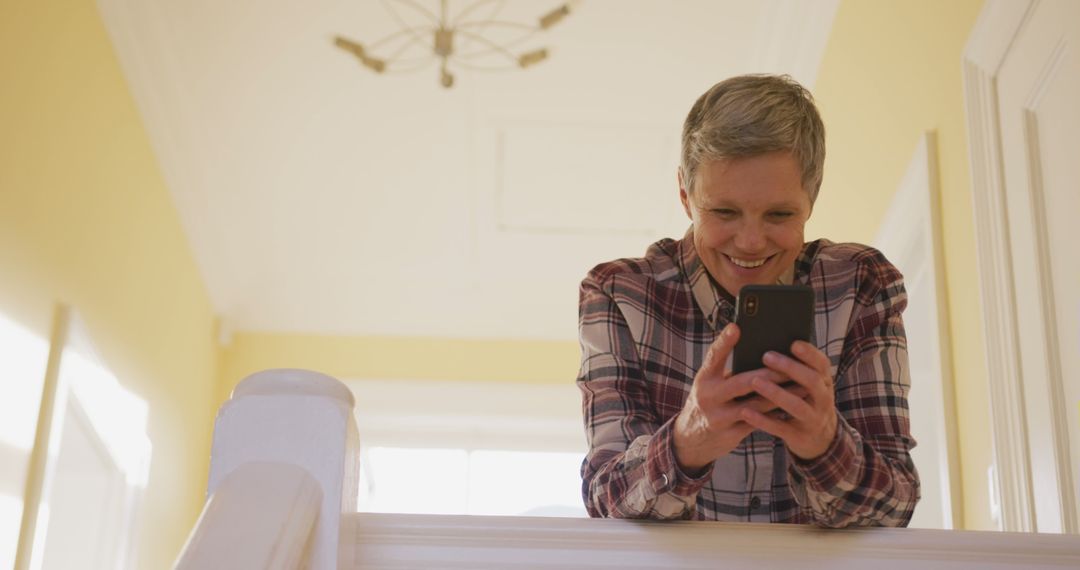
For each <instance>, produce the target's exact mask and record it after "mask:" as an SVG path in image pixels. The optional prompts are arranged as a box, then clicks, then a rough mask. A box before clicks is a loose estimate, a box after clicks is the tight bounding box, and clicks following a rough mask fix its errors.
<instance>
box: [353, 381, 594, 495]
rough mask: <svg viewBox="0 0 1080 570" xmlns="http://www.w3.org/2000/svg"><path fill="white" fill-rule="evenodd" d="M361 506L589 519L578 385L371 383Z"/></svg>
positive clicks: (363, 426) (365, 387)
mask: <svg viewBox="0 0 1080 570" xmlns="http://www.w3.org/2000/svg"><path fill="white" fill-rule="evenodd" d="M348 384H349V387H350V388H351V389H352V390H353V393H354V394H355V395H356V416H357V425H358V427H359V432H360V445H361V450H362V451H361V458H360V479H361V483H360V493H359V495H360V498H359V504H358V510H360V511H363V512H383V513H432V514H470V515H526V516H586V513H585V508H584V506H583V504H582V500H581V476H580V469H581V461H582V459H583V458H584V455H585V436H584V430H583V428H582V423H581V400H580V395H579V394H578V390H577V388H576V387H575V386H574V384H573V383H565V384H552V385H523V384H498V383H493V382H451V381H406V380H362V381H352V382H349V383H348Z"/></svg>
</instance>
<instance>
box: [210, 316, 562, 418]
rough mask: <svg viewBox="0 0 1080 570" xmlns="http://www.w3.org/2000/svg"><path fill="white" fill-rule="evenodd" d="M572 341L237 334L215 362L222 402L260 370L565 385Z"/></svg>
mask: <svg viewBox="0 0 1080 570" xmlns="http://www.w3.org/2000/svg"><path fill="white" fill-rule="evenodd" d="M578 361H579V352H578V346H577V343H576V342H563V341H520V340H456V339H435V338H388V337H340V336H316V335H299V334H264V333H241V334H237V335H235V336H234V337H233V339H232V341H231V342H230V343H229V345H228V348H226V349H225V350H224V353H223V355H222V360H221V386H222V393H221V394H220V399H221V400H222V401H224V399H225V397H227V396H228V394H229V392H230V391H231V390H232V389H233V387H234V386H236V383H237V382H239V381H240V380H242V379H243V378H244V377H245V376H247V375H248V374H251V373H252V372H257V371H259V370H262V369H265V368H281V367H288V368H308V369H311V370H318V371H320V372H324V373H326V374H330V375H331V376H334V377H336V378H341V379H350V378H355V379H359V378H379V379H388V380H389V379H402V380H410V379H412V380H462V381H493V382H519V383H528V384H537V383H540V384H543V383H555V384H562V383H569V382H572V381H573V379H574V378H575V377H576V376H577V369H578Z"/></svg>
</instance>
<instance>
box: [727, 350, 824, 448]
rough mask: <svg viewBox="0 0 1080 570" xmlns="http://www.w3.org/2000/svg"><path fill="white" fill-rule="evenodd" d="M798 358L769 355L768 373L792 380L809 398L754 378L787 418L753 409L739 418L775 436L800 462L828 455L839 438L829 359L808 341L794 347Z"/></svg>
mask: <svg viewBox="0 0 1080 570" xmlns="http://www.w3.org/2000/svg"><path fill="white" fill-rule="evenodd" d="M791 353H792V354H793V355H794V356H795V358H790V357H787V356H785V355H783V354H779V353H777V352H768V353H766V354H765V358H764V363H765V366H766V368H767V369H768V370H770V371H772V372H774V373H776V374H778V375H780V376H782V377H783V378H784V380H787V379H789V378H790V379H791V380H793V381H795V382H796V383H797V384H798V385H799V386H801V387H802V388H803V389H804V390H805V395H800V394H797V393H795V392H794V391H793V390H791V389H785V388H783V387H781V386H779V385H778V383H777V382H772V381H763V380H762V379H754V380H753V382H752V383H751V386H752V388H753V390H754V391H756V392H757V393H758V394H759V395H760V396H761V397H762V398H765V399H766V400H768V401H769V402H771V403H772V404H773V406H774V407H775V408H777V409H779V410H782V411H784V412H786V416H787V417H783V416H782V415H780V416H778V415H777V414H764V413H762V412H761V411H759V410H757V409H755V408H752V407H743V408H742V409H740V411H739V419H740V420H742V421H743V422H745V423H747V424H749V425H751V426H753V427H754V428H757V429H760V430H762V431H764V432H766V433H769V434H772V435H774V436H776V437H778V438H780V439H782V440H784V443H785V444H787V448H788V450H790V451H791V453H792V454H794V455H795V456H796V457H798V458H800V459H806V460H808V459H814V458H817V457H819V456H821V455H822V454H824V453H825V451H826V450H827V449H829V445H831V444H832V441H833V438H835V437H836V424H837V421H838V420H837V417H836V403H835V393H834V392H833V378H832V375H831V374H830V373H829V368H830V364H829V357H827V356H825V353H823V352H821V351H820V350H818V349H817V348H816V347H815V346H813V345H812V344H810V343H808V342H803V341H796V342H795V343H793V344H792V345H791Z"/></svg>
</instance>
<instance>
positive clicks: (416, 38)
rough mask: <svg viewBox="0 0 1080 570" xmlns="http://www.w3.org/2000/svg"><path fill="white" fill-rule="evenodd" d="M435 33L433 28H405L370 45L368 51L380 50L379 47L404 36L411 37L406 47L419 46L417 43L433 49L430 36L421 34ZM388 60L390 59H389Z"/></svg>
mask: <svg viewBox="0 0 1080 570" xmlns="http://www.w3.org/2000/svg"><path fill="white" fill-rule="evenodd" d="M433 31H434V29H433V28H430V27H425V26H413V27H411V28H404V29H401V30H398V31H396V32H394V33H392V34H390V35H388V36H384V37H381V38H379V39H378V40H376V41H374V42H372V43H370V44H368V46H367V49H368V50H374V49H376V48H378V47H379V46H382V45H385V44H388V43H391V40H395V39H398V38H400V37H401V36H404V35H408V36H409V37H408V40H409V41H407V42H405V44H404V46H405V47H409V46H412V45H413V44H417V43H419V44H421V45H424V46H425V47H431V44H430V42H428V41H427V40H428V36H427V35H425V34H421V32H425V33H431V32H433ZM402 51H403V50H402ZM387 59H389V57H388V58H387Z"/></svg>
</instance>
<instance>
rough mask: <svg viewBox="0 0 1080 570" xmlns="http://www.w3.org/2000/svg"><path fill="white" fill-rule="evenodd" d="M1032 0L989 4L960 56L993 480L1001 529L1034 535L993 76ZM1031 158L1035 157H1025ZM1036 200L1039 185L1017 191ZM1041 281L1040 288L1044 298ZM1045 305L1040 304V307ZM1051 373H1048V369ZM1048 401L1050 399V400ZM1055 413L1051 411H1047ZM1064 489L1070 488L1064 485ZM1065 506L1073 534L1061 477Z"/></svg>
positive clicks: (1063, 438) (1058, 442)
mask: <svg viewBox="0 0 1080 570" xmlns="http://www.w3.org/2000/svg"><path fill="white" fill-rule="evenodd" d="M1038 4H1039V2H1038V1H1037V0H1027V1H1015V0H987V2H986V4H985V5H984V6H983V9H982V12H981V13H980V14H979V18H978V20H977V21H976V23H975V26H974V28H973V29H972V32H971V35H970V37H969V38H968V43H967V45H966V47H965V50H964V55H963V80H964V99H965V103H966V112H967V119H968V142H969V154H970V161H971V184H972V198H973V203H974V211H975V233H976V246H977V254H978V260H979V270H978V271H979V282H980V288H981V293H982V303H983V317H984V320H985V341H986V358H987V381H988V383H989V388H990V405H991V424H992V430H993V445H994V461H993V470H994V477H993V478H992V480H993V482H994V484H996V487H997V488H996V489H992V490H991V492H992V493H995V494H996V495H997V497H998V499H999V502H1000V503H999V504H1000V509H1001V511H1000V525H1001V528H1002V530H1006V531H1019V532H1032V531H1036V530H1038V527H1037V524H1036V520H1037V518H1036V512H1035V504H1036V501H1035V497H1036V493H1035V489H1034V485H1033V478H1032V467H1031V465H1032V460H1031V455H1030V453H1031V452H1032V451H1033V450H1031V449H1030V447H1029V445H1028V435H1029V434H1028V431H1029V428H1028V418H1027V407H1026V404H1025V399H1024V385H1023V368H1022V365H1021V344H1020V327H1019V320H1018V315H1017V306H1018V305H1017V297H1016V294H1017V292H1016V287H1015V284H1014V274H1013V271H1014V270H1013V267H1014V263H1013V254H1012V251H1011V243H1010V225H1009V213H1008V211H1007V206H1006V204H1007V197H1006V188H1005V184H1004V156H1003V155H1002V144H1001V125H1000V118H999V115H998V113H999V107H998V99H997V81H998V71H999V69H1000V67H1001V65H1002V63H1003V62H1004V60H1005V58H1006V56H1007V55H1008V53H1009V49H1010V46H1011V44H1012V42H1013V41H1014V39H1015V37H1016V36H1017V34H1018V33H1019V32H1020V30H1021V29H1022V28H1023V27H1024V25H1025V23H1026V22H1027V20H1028V19H1029V18H1030V17H1031V16H1032V14H1033V13H1034V11H1035V8H1036V6H1038ZM1029 156H1034V155H1032V154H1030V153H1029ZM1013 191H1014V192H1017V191H1021V192H1024V193H1025V194H1027V199H1029V200H1035V199H1037V196H1036V195H1035V194H1036V193H1037V191H1038V189H1037V188H1024V189H1014V190H1013ZM1036 244H1037V245H1036V247H1037V249H1038V251H1035V252H1033V253H1035V254H1036V255H1037V259H1040V260H1046V259H1048V257H1047V254H1048V251H1047V250H1048V248H1047V244H1046V240H1045V239H1042V240H1036ZM1043 281H1045V279H1044V278H1043V277H1042V276H1040V277H1039V282H1040V288H1041V290H1042V291H1041V292H1042V293H1043V295H1045V292H1046V291H1047V289H1046V285H1047V284H1046V283H1044V282H1043ZM1044 307H1045V305H1044ZM1038 319H1039V322H1040V326H1041V327H1042V328H1043V329H1044V330H1045V331H1046V334H1048V335H1051V336H1048V337H1047V338H1056V334H1057V333H1056V330H1051V327H1053V328H1054V329H1056V327H1055V326H1054V322H1053V320H1052V315H1050V316H1048V315H1039V317H1038ZM1048 369H1051V368H1048ZM1055 381H1056V382H1057V383H1058V384H1056V386H1057V387H1058V388H1060V382H1061V379H1060V378H1057V379H1056V380H1055V379H1054V378H1051V385H1052V388H1053V386H1054V385H1055V384H1054V382H1055ZM1052 401H1053V400H1052ZM1051 413H1054V414H1055V415H1060V414H1057V413H1056V410H1051ZM1058 419H1059V418H1054V421H1053V422H1052V423H1053V426H1054V427H1053V432H1054V433H1053V438H1052V439H1053V441H1052V442H1051V444H1050V445H1051V446H1052V448H1051V449H1052V452H1053V453H1055V454H1056V455H1055V456H1056V457H1057V458H1059V459H1058V461H1057V464H1058V471H1059V473H1058V478H1059V481H1060V480H1061V477H1062V476H1063V475H1067V474H1068V472H1069V469H1070V468H1069V465H1068V464H1067V462H1066V464H1065V465H1062V464H1061V460H1060V458H1062V457H1066V458H1067V457H1069V449H1068V433H1067V431H1064V432H1063V428H1065V429H1066V430H1067V426H1065V425H1063V424H1062V422H1060V421H1057V420H1058ZM1066 487H1067V488H1066ZM1059 491H1060V493H1059V495H1060V496H1059V500H1062V501H1065V502H1066V503H1069V504H1063V505H1062V529H1063V530H1064V531H1065V532H1076V530H1077V529H1076V521H1075V517H1074V516H1073V512H1074V511H1073V510H1072V509H1073V508H1074V507H1073V506H1072V505H1071V496H1072V494H1073V493H1072V483H1071V481H1070V480H1068V478H1066V479H1065V480H1064V481H1063V482H1062V483H1061V484H1060V485H1059Z"/></svg>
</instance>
